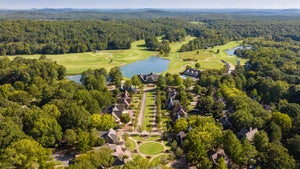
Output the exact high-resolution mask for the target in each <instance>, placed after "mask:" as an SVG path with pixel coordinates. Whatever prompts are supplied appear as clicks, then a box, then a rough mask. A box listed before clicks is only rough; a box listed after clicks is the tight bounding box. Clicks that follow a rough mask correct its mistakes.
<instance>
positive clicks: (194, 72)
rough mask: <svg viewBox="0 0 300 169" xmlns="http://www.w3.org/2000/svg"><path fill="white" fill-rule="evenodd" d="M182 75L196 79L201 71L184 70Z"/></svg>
mask: <svg viewBox="0 0 300 169" xmlns="http://www.w3.org/2000/svg"><path fill="white" fill-rule="evenodd" d="M182 74H183V75H186V76H191V77H195V78H198V77H199V76H200V74H201V71H200V70H196V69H190V68H189V69H185V71H184V72H183V73H182Z"/></svg>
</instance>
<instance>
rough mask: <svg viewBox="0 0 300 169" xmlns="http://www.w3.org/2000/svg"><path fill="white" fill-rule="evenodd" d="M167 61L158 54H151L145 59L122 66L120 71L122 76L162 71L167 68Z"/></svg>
mask: <svg viewBox="0 0 300 169" xmlns="http://www.w3.org/2000/svg"><path fill="white" fill-rule="evenodd" d="M169 63H170V61H169V60H167V59H163V58H160V57H158V56H152V57H149V58H148V59H146V60H140V61H137V62H133V63H130V64H128V65H125V66H122V67H121V71H122V73H123V76H125V77H127V78H131V77H132V76H133V75H137V74H140V73H142V74H149V73H162V72H164V71H166V70H168V66H169Z"/></svg>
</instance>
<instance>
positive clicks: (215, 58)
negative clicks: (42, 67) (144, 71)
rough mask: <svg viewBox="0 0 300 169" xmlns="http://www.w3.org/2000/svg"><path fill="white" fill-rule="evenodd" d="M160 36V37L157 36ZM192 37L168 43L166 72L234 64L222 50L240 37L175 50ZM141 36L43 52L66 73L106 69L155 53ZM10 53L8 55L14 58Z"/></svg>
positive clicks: (238, 42) (145, 57)
mask: <svg viewBox="0 0 300 169" xmlns="http://www.w3.org/2000/svg"><path fill="white" fill-rule="evenodd" d="M160 38H161V37H160ZM193 39H195V37H191V36H187V37H186V38H185V40H184V41H181V42H173V43H170V47H171V51H170V54H169V56H168V57H166V58H167V59H169V60H170V65H169V69H168V70H167V71H166V72H170V73H179V72H182V71H183V70H184V69H185V66H186V65H190V66H192V67H193V66H194V65H195V63H197V62H198V63H200V65H201V66H200V68H201V69H202V70H203V69H220V68H222V67H223V65H224V64H223V63H222V62H221V60H225V61H227V62H230V63H232V64H233V65H236V60H237V57H235V56H228V55H227V54H226V53H225V52H224V50H227V49H232V48H234V47H236V46H239V45H240V44H241V42H242V41H232V42H229V43H227V44H225V45H221V46H216V47H213V48H209V49H206V50H204V49H201V50H197V51H198V52H197V51H189V52H178V51H179V49H180V47H181V46H182V45H183V44H187V43H188V42H189V41H191V40H193ZM144 43H145V41H144V40H139V41H135V42H133V43H132V44H131V46H132V47H131V49H127V50H103V51H99V52H98V53H94V52H86V53H72V54H59V55H46V56H47V58H49V59H52V60H54V61H56V62H57V63H58V64H61V65H63V66H65V67H66V68H67V74H78V73H81V72H83V71H85V70H87V69H97V68H102V67H103V68H106V69H107V70H109V69H110V68H112V67H114V66H122V65H126V64H128V63H132V62H135V61H138V60H143V59H147V58H148V57H150V56H154V55H157V52H154V51H147V49H146V48H145V47H144ZM218 49H219V50H220V52H219V53H217V50H218ZM21 56H22V57H25V58H31V59H37V58H39V57H40V56H41V55H40V54H37V55H21ZM14 57H16V56H12V57H9V58H11V59H12V58H14ZM187 58H189V59H196V60H197V61H194V62H192V61H183V59H187ZM240 60H241V64H244V63H245V62H246V60H245V59H240Z"/></svg>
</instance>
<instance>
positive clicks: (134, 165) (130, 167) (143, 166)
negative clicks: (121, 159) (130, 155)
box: [123, 156, 150, 169]
mask: <svg viewBox="0 0 300 169" xmlns="http://www.w3.org/2000/svg"><path fill="white" fill-rule="evenodd" d="M149 165H150V163H149V161H148V160H147V159H145V158H143V157H141V156H138V157H136V158H135V159H133V160H132V161H129V162H128V163H126V164H125V165H124V166H123V169H148V166H149Z"/></svg>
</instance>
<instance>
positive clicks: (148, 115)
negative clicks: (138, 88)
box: [142, 91, 155, 131]
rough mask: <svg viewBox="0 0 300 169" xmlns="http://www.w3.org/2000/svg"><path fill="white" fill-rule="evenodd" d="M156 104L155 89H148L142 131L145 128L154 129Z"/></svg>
mask: <svg viewBox="0 0 300 169" xmlns="http://www.w3.org/2000/svg"><path fill="white" fill-rule="evenodd" d="M154 106H155V102H154V91H148V92H147V95H146V105H145V112H144V120H143V126H142V131H144V130H147V131H149V130H150V131H151V129H152V121H153V111H154Z"/></svg>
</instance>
